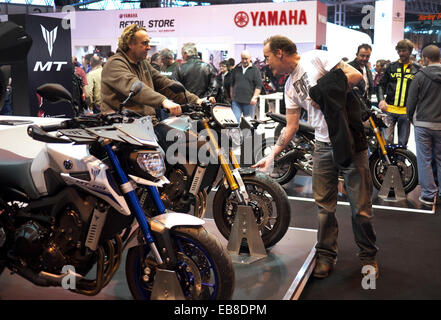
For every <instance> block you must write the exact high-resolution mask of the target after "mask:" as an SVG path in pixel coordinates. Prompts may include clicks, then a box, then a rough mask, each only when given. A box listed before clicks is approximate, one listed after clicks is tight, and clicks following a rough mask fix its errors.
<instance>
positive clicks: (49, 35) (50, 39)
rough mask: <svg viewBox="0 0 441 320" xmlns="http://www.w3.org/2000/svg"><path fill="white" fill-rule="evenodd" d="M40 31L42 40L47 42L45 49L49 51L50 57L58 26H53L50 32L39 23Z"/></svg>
mask: <svg viewBox="0 0 441 320" xmlns="http://www.w3.org/2000/svg"><path fill="white" fill-rule="evenodd" d="M40 27H41V33H42V34H43V38H44V41H46V43H47V50H48V51H49V56H51V57H52V50H53V49H54V42H55V40H56V39H57V30H58V27H55V29H54V30H52V31H51V32H49V31H47V30H46V29H45V28H44V27H43V26H42V25H41V24H40Z"/></svg>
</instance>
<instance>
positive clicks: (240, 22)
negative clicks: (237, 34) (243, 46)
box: [234, 11, 250, 28]
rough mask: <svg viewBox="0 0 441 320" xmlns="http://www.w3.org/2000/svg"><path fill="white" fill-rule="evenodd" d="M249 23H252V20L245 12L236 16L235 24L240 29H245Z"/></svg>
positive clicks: (240, 12)
mask: <svg viewBox="0 0 441 320" xmlns="http://www.w3.org/2000/svg"><path fill="white" fill-rule="evenodd" d="M249 21H250V18H249V17H248V14H247V13H246V12H245V11H239V12H238V13H236V15H235V16H234V23H235V24H236V26H238V27H239V28H243V27H245V26H246V25H247V24H248V22H249Z"/></svg>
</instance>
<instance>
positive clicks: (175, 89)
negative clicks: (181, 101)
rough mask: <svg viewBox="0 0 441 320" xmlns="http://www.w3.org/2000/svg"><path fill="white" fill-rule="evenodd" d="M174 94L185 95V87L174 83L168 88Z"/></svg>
mask: <svg viewBox="0 0 441 320" xmlns="http://www.w3.org/2000/svg"><path fill="white" fill-rule="evenodd" d="M167 88H169V89H170V90H171V91H173V93H185V87H184V86H183V85H182V83H180V82H177V81H175V82H173V83H171V84H169V85H168V86H167Z"/></svg>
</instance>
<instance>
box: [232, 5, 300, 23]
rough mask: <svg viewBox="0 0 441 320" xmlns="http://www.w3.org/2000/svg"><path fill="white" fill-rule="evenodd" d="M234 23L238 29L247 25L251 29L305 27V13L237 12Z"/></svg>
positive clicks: (286, 11)
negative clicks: (251, 27)
mask: <svg viewBox="0 0 441 320" xmlns="http://www.w3.org/2000/svg"><path fill="white" fill-rule="evenodd" d="M234 23H235V24H236V26H237V27H239V28H244V27H246V26H247V25H248V24H250V26H253V27H262V26H263V27H266V26H291V25H307V24H308V22H307V19H306V11H305V10H304V9H302V10H271V11H251V12H249V14H248V13H247V12H245V11H239V12H237V13H236V14H235V15H234Z"/></svg>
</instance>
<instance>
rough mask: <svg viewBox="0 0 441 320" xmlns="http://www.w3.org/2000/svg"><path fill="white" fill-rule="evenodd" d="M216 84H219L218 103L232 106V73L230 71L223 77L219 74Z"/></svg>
mask: <svg viewBox="0 0 441 320" xmlns="http://www.w3.org/2000/svg"><path fill="white" fill-rule="evenodd" d="M216 82H217V95H216V102H219V103H228V104H230V103H231V98H230V87H231V72H230V71H228V72H227V74H226V75H225V76H222V73H220V72H219V74H218V75H217V76H216Z"/></svg>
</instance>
